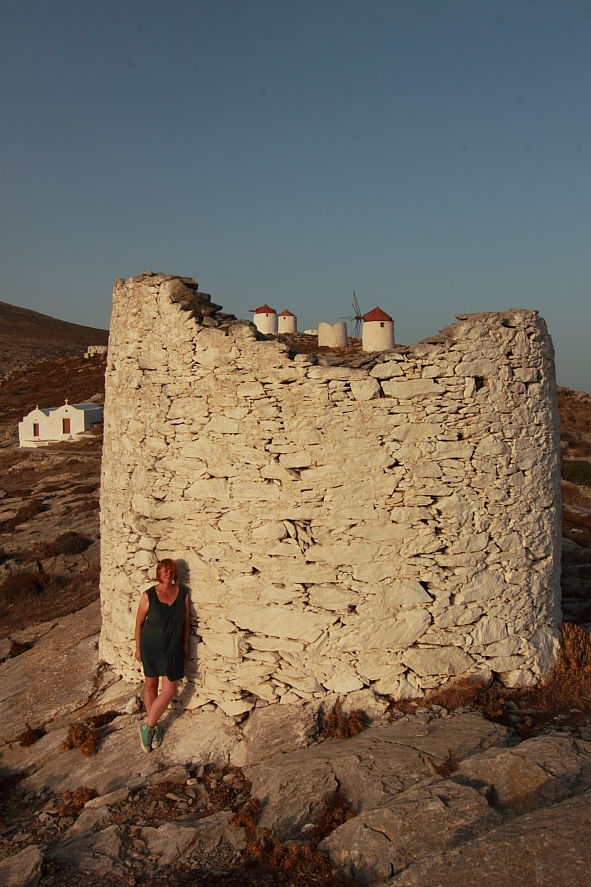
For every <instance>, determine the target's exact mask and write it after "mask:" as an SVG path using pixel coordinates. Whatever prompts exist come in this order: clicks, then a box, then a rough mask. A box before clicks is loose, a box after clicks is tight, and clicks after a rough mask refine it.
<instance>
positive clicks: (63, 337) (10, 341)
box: [0, 302, 109, 380]
mask: <svg viewBox="0 0 591 887" xmlns="http://www.w3.org/2000/svg"><path fill="white" fill-rule="evenodd" d="M108 338H109V333H108V330H100V329H95V328H94V327H87V326H80V325H78V324H75V323H68V322H67V321H65V320H57V319H56V318H55V317H49V316H48V315H46V314H39V313H38V312H37V311H30V310H29V309H28V308H19V307H17V306H16V305H9V304H8V303H7V302H0V380H2V379H4V378H6V377H7V376H10V375H11V374H12V373H14V372H15V371H16V370H18V369H23V368H24V367H27V366H30V365H31V364H34V363H38V362H40V361H43V360H52V359H55V358H59V357H67V356H72V355H74V354H83V353H84V351H85V350H86V347H87V346H88V345H106V344H107V341H108Z"/></svg>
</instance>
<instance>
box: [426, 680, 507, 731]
mask: <svg viewBox="0 0 591 887" xmlns="http://www.w3.org/2000/svg"><path fill="white" fill-rule="evenodd" d="M510 696H511V694H510V693H508V692H507V690H506V689H505V688H504V687H502V686H500V685H499V684H491V686H490V687H485V686H484V685H483V684H481V683H479V682H478V681H473V680H471V679H470V678H459V679H458V680H456V681H453V682H451V683H449V684H446V685H445V686H444V687H440V688H439V689H438V690H436V691H435V692H434V693H430V694H429V695H428V697H427V699H426V700H423V701H422V704H424V705H441V706H442V707H443V708H446V709H447V710H448V711H454V710H455V709H456V708H459V707H460V706H461V705H469V706H470V707H471V708H473V709H474V710H475V711H479V712H481V713H482V714H483V715H484V716H485V717H486V718H488V719H489V720H491V721H496V720H498V719H499V718H501V717H502V715H503V713H504V710H505V705H506V703H507V701H508V700H509V698H510Z"/></svg>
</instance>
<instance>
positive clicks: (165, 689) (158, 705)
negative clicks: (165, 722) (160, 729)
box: [146, 677, 178, 727]
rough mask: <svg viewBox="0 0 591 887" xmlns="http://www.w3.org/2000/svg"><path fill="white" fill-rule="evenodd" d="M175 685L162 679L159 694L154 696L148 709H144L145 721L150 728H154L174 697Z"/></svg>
mask: <svg viewBox="0 0 591 887" xmlns="http://www.w3.org/2000/svg"><path fill="white" fill-rule="evenodd" d="M177 683H178V682H177V681H169V680H168V678H166V677H164V678H162V689H161V690H160V693H159V694H158V695H157V696H156V698H155V699H154V701H153V702H152V704H151V706H150V708H146V713H147V715H148V717H147V721H148V724H149V725H150V727H155V726H156V723H157V721H158V719H159V717H160V715H161V714H162V712H163V711H164V710H165V709H166V708H167V706H168V703H169V702H170V700H171V699H173V698H174V697H175V696H176V691H177Z"/></svg>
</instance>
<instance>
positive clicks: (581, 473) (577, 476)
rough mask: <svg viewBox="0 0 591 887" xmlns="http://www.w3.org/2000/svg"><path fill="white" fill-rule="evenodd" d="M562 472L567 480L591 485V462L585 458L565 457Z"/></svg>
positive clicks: (583, 485) (584, 485)
mask: <svg viewBox="0 0 591 887" xmlns="http://www.w3.org/2000/svg"><path fill="white" fill-rule="evenodd" d="M560 473H561V475H562V477H563V478H564V479H565V480H568V481H570V482H571V483H573V484H579V486H582V487H591V462H587V461H585V460H584V459H563V460H562V464H561V468H560Z"/></svg>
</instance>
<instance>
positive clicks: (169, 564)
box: [156, 557, 178, 582]
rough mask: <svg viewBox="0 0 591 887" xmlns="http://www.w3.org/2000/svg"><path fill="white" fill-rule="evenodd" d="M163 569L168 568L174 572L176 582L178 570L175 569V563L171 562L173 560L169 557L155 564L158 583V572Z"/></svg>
mask: <svg viewBox="0 0 591 887" xmlns="http://www.w3.org/2000/svg"><path fill="white" fill-rule="evenodd" d="M164 567H170V568H171V569H172V570H174V581H175V582H176V580H177V577H178V569H177V565H176V564H175V562H174V561H173V559H172V558H171V557H165V558H164V559H163V560H161V561H158V563H157V564H156V579H158V581H160V571H161V570H162V569H163V568H164Z"/></svg>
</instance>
